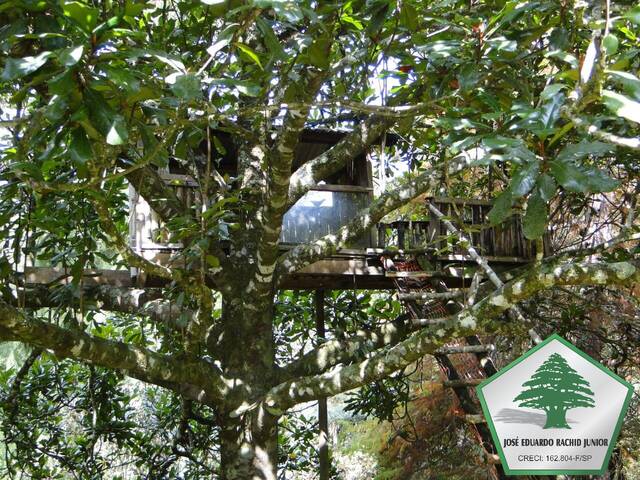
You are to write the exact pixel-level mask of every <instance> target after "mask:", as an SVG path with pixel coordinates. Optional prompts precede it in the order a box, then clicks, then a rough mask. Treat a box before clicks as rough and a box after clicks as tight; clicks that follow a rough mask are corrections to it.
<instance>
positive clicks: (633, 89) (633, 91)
mask: <svg viewBox="0 0 640 480" xmlns="http://www.w3.org/2000/svg"><path fill="white" fill-rule="evenodd" d="M606 73H607V74H609V77H611V78H612V79H613V80H615V81H617V82H619V83H620V84H622V87H623V88H624V91H625V92H627V93H628V94H629V95H631V96H632V97H634V98H635V99H636V100H640V79H639V78H638V77H636V76H635V75H633V74H632V73H628V72H621V71H618V70H606Z"/></svg>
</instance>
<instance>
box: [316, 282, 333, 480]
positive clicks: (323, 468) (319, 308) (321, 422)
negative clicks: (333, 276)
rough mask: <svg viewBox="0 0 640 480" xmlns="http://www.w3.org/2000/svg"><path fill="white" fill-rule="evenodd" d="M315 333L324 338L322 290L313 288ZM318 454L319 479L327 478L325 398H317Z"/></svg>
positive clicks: (327, 425) (327, 435) (327, 419)
mask: <svg viewBox="0 0 640 480" xmlns="http://www.w3.org/2000/svg"><path fill="white" fill-rule="evenodd" d="M314 300H315V310H316V312H315V313H316V333H317V335H318V339H319V340H324V338H325V328H324V290H323V289H317V290H315V296H314ZM318 454H319V464H320V472H319V474H320V475H319V477H318V478H319V479H320V480H329V476H330V475H331V464H330V460H329V417H328V414H327V399H326V398H320V399H318Z"/></svg>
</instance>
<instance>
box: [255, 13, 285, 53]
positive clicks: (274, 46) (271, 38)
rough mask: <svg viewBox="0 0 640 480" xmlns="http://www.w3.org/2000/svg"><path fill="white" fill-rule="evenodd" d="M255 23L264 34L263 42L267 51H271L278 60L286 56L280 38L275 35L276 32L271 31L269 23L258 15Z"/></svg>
mask: <svg viewBox="0 0 640 480" xmlns="http://www.w3.org/2000/svg"><path fill="white" fill-rule="evenodd" d="M256 23H257V24H258V28H259V29H260V31H261V32H262V35H263V36H264V43H265V45H266V46H267V48H268V49H269V52H271V55H272V56H273V57H274V58H277V59H279V60H284V59H285V58H287V54H286V52H285V51H284V48H282V45H281V44H280V40H279V39H278V37H276V34H275V33H273V29H272V28H271V25H269V24H268V23H267V22H266V21H265V20H264V19H263V18H262V17H258V18H257V19H256Z"/></svg>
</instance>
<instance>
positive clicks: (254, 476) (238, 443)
mask: <svg viewBox="0 0 640 480" xmlns="http://www.w3.org/2000/svg"><path fill="white" fill-rule="evenodd" d="M245 278H246V277H245ZM243 290H244V291H245V292H246V293H247V295H242V296H241V297H236V298H224V299H223V306H222V322H221V325H222V326H223V327H222V328H223V330H221V331H220V332H219V336H218V339H217V340H218V341H217V342H216V343H217V346H216V347H214V348H215V350H216V353H217V354H218V356H219V357H220V358H221V361H222V367H223V370H224V371H226V372H227V373H229V374H230V375H231V377H230V378H234V383H235V385H234V386H233V387H232V393H231V395H230V396H229V405H240V406H241V407H240V410H242V406H247V405H253V404H254V403H255V402H256V401H257V399H258V398H260V397H262V396H263V395H264V394H265V393H266V392H267V391H268V389H269V388H270V386H271V385H273V383H274V381H275V379H274V376H275V355H274V342H273V308H274V307H273V299H274V296H273V292H269V293H268V294H266V293H263V292H261V291H255V290H253V289H252V288H251V287H244V286H243ZM241 291H242V290H241ZM221 417H222V421H221V431H220V456H221V460H220V462H221V463H220V468H221V475H220V478H221V479H223V480H248V479H251V480H276V474H277V466H278V454H277V446H278V429H277V427H278V418H279V417H278V416H277V415H274V413H273V412H269V411H267V409H266V408H265V406H264V405H263V404H260V405H257V406H255V407H254V408H251V409H249V410H246V411H244V412H243V413H240V414H239V413H238V409H234V410H227V411H223V412H222V415H221Z"/></svg>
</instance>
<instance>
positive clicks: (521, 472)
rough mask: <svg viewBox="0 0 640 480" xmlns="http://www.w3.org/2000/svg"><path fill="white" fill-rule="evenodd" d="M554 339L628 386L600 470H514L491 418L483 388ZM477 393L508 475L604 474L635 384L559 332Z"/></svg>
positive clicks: (509, 366) (528, 352) (487, 382)
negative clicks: (509, 463) (510, 465)
mask: <svg viewBox="0 0 640 480" xmlns="http://www.w3.org/2000/svg"><path fill="white" fill-rule="evenodd" d="M553 340H558V341H559V342H561V343H562V344H563V345H565V346H566V347H568V348H570V349H571V350H573V351H574V352H575V353H577V354H578V355H580V356H581V357H582V358H584V359H585V360H587V361H588V362H589V363H591V364H592V365H594V366H596V367H597V368H599V369H600V370H602V371H603V372H604V373H606V374H607V375H609V376H610V377H611V378H613V379H614V380H617V381H618V382H620V383H621V384H623V385H624V386H625V387H627V397H626V398H625V400H624V404H623V405H622V410H621V411H620V416H619V417H618V423H617V424H616V428H615V430H614V431H613V436H612V437H611V441H610V443H609V449H608V450H607V454H606V455H605V457H604V462H603V464H602V467H600V469H599V470H512V469H510V468H509V465H508V464H507V460H506V457H505V455H504V452H503V450H502V445H501V444H500V439H499V438H498V434H497V433H496V428H495V426H494V424H493V419H492V418H491V415H489V409H488V408H487V402H486V400H485V398H484V395H483V394H482V389H483V388H484V387H485V386H487V385H488V384H490V383H491V382H493V381H494V380H496V379H497V378H498V377H500V376H502V375H504V374H505V373H507V372H508V371H509V370H511V369H512V368H513V367H515V366H516V365H517V364H519V363H520V362H522V361H523V360H525V359H526V358H528V357H529V356H531V354H533V353H535V352H537V351H538V350H540V349H541V348H542V347H544V346H545V345H546V344H548V343H550V342H552V341H553ZM476 393H477V394H478V398H479V399H480V404H481V405H482V412H483V413H484V417H485V419H486V420H487V423H488V425H489V430H491V437H492V438H493V442H494V444H495V446H496V448H497V449H498V456H499V457H500V461H501V462H502V468H503V469H504V471H505V473H506V474H507V475H603V474H604V473H605V471H606V470H607V467H608V466H609V460H610V459H611V454H612V453H613V447H614V446H615V444H616V441H617V440H618V434H619V433H620V428H622V421H623V420H624V417H625V415H626V414H627V409H628V408H629V403H630V402H631V396H632V395H633V385H631V384H630V383H629V382H627V381H626V380H623V379H622V378H620V377H619V376H618V375H616V374H615V373H613V372H612V371H611V370H609V369H608V368H606V367H605V366H604V365H602V364H601V363H600V362H598V361H597V360H595V359H593V358H591V357H590V356H589V355H587V354H586V353H584V352H583V351H582V350H580V349H579V348H578V347H576V346H575V345H573V344H572V343H570V342H568V341H567V340H565V339H564V338H562V337H561V336H560V335H558V334H557V333H554V334H552V335H550V336H549V337H547V338H546V339H545V340H544V341H543V342H542V343H540V344H539V345H536V346H535V347H533V348H532V349H531V350H529V351H527V352H526V353H525V354H523V355H522V356H521V357H519V358H517V359H515V360H514V361H513V362H511V363H510V364H509V365H507V366H506V367H504V368H503V369H502V370H500V371H499V372H498V373H496V374H495V375H493V376H491V377H489V378H487V379H486V380H485V381H484V382H482V383H481V384H480V385H478V386H477V387H476Z"/></svg>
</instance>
